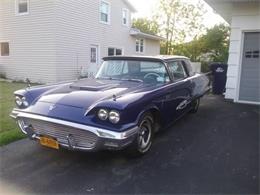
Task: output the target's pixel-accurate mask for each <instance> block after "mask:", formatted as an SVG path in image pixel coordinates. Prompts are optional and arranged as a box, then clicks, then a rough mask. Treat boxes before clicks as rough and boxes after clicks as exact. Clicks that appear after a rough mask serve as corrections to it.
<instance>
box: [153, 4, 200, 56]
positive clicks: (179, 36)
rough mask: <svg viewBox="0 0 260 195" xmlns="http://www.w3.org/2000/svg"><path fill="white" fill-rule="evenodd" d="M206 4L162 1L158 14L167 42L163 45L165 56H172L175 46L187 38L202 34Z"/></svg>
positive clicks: (162, 50)
mask: <svg viewBox="0 0 260 195" xmlns="http://www.w3.org/2000/svg"><path fill="white" fill-rule="evenodd" d="M203 5H204V4H203V3H202V2H201V1H200V0H199V1H198V2H197V3H196V4H195V3H191V2H189V1H184V0H160V6H159V9H158V10H159V12H158V13H157V14H156V16H155V17H156V18H157V21H158V23H159V25H160V27H161V29H160V30H161V32H162V34H163V36H165V37H166V42H165V43H163V44H162V49H161V52H163V54H172V53H173V52H174V47H173V45H176V44H180V43H183V42H184V41H185V40H186V39H187V38H190V39H192V38H194V37H196V36H198V35H199V34H200V32H201V31H202V30H203V28H204V26H203V23H202V20H203V17H202V16H203V14H204V13H205V9H204V6H203Z"/></svg>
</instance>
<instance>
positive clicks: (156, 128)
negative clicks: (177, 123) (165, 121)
mask: <svg viewBox="0 0 260 195" xmlns="http://www.w3.org/2000/svg"><path fill="white" fill-rule="evenodd" d="M149 112H150V113H151V114H152V116H153V119H154V131H155V132H158V131H159V129H160V127H161V113H160V112H159V110H157V109H155V108H152V109H150V110H149Z"/></svg>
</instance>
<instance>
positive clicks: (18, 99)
mask: <svg viewBox="0 0 260 195" xmlns="http://www.w3.org/2000/svg"><path fill="white" fill-rule="evenodd" d="M15 103H16V104H17V106H18V107H21V106H22V105H23V100H22V98H20V97H19V96H16V97H15Z"/></svg>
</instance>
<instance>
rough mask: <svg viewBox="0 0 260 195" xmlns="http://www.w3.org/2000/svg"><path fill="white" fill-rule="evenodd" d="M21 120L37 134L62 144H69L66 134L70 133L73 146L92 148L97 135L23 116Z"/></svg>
mask: <svg viewBox="0 0 260 195" xmlns="http://www.w3.org/2000/svg"><path fill="white" fill-rule="evenodd" d="M23 120H24V123H25V124H26V125H28V126H31V127H32V129H33V131H34V132H35V133H36V134H37V135H45V136H50V137H53V138H56V139H57V141H58V142H59V143H62V144H66V145H68V144H69V143H68V138H67V136H68V135H70V136H73V139H74V143H75V146H78V147H84V148H93V147H94V146H95V144H96V142H97V139H98V137H97V135H96V134H94V133H92V132H90V131H86V130H82V129H77V128H74V127H69V126H65V125H61V124H56V123H51V122H46V121H41V120H36V119H29V118H23Z"/></svg>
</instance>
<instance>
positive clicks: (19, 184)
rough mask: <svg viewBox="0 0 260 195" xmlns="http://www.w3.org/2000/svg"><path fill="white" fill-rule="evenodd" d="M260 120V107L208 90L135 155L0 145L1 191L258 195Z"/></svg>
mask: <svg viewBox="0 0 260 195" xmlns="http://www.w3.org/2000/svg"><path fill="white" fill-rule="evenodd" d="M259 120H260V111H259V107H257V106H250V105H241V104H233V103H231V102H226V101H225V100H224V99H223V98H222V97H220V96H212V95H209V96H207V97H205V98H203V100H202V103H201V107H200V110H199V112H198V113H197V114H195V115H192V114H189V115H187V116H185V117H184V118H183V119H181V120H180V121H178V122H177V123H175V125H173V126H172V127H170V128H169V129H167V130H165V131H164V132H162V133H160V134H159V135H158V136H157V137H156V139H155V143H154V145H153V147H152V150H151V151H150V152H149V153H148V154H147V155H146V156H144V157H142V158H139V159H131V158H129V157H128V156H126V155H125V153H124V152H107V151H104V152H99V153H83V152H70V151H66V150H60V151H55V150H52V149H48V148H44V147H41V146H40V145H38V144H37V143H36V142H33V141H30V140H28V139H24V140H21V141H17V142H15V143H12V144H9V145H7V146H4V147H1V148H0V152H1V161H0V163H1V175H0V176H1V183H0V193H1V194H3V193H7V192H10V193H24V194H28V193H33V194H35V193H39V194H46V193H47V194H50V193H51V194H53V193H63V194H64V193H65V194H83V193H93V194H95V193H96V194H101V193H105V194H115V193H120V194H122V193H123V194H128V193H130V194H133V193H136V194H140V193H153V194H155V193H160V194H166V193H168V194H169V193H170V194H174V193H182V194H184V193H185V194H195V193H203V194H206V193H211V194H212V193H222V194H256V193H259V192H260V191H259V183H260V182H259Z"/></svg>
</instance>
